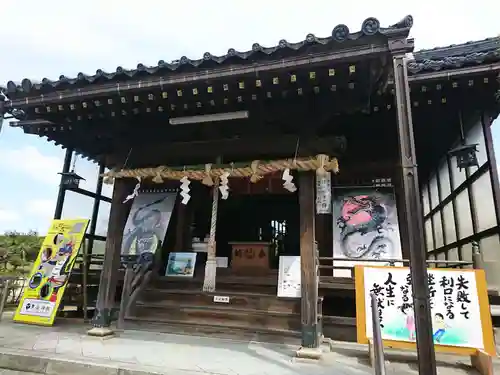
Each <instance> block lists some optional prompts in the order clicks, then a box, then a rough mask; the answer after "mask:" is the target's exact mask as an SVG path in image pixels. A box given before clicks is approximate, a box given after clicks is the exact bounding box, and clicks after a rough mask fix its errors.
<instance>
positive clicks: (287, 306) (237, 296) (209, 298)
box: [140, 289, 301, 313]
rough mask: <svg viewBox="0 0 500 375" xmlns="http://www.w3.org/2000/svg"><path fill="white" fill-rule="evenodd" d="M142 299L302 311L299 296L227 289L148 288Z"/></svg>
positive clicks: (156, 301) (147, 300)
mask: <svg viewBox="0 0 500 375" xmlns="http://www.w3.org/2000/svg"><path fill="white" fill-rule="evenodd" d="M214 296H220V297H228V298H229V303H221V302H214ZM140 301H141V302H143V303H145V304H147V303H164V304H166V305H171V304H174V305H179V304H182V305H196V306H226V307H236V308H249V309H252V310H263V311H279V312H290V313H300V308H301V306H300V299H297V298H294V299H291V298H277V297H276V295H269V294H261V293H244V292H238V291H227V290H224V291H217V292H215V293H206V292H202V291H198V290H188V289H146V290H144V291H143V292H142V293H141V295H140Z"/></svg>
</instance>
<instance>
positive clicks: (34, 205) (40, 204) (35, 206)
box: [24, 199, 56, 217]
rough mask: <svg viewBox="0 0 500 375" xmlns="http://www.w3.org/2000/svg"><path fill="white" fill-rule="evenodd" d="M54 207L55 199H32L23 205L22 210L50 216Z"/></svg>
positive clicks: (32, 213)
mask: <svg viewBox="0 0 500 375" xmlns="http://www.w3.org/2000/svg"><path fill="white" fill-rule="evenodd" d="M55 207H56V202H55V200H52V199H32V200H30V201H28V202H27V203H26V205H25V209H24V211H25V212H27V213H29V214H31V215H36V216H41V217H52V216H53V215H54V209H55Z"/></svg>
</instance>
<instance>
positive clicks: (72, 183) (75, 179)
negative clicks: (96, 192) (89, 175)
mask: <svg viewBox="0 0 500 375" xmlns="http://www.w3.org/2000/svg"><path fill="white" fill-rule="evenodd" d="M59 174H60V175H61V176H62V178H61V186H63V187H64V188H66V189H68V190H71V189H78V187H79V186H80V181H81V180H84V181H85V179H84V178H83V177H81V176H79V175H77V174H76V173H75V171H74V170H72V171H71V172H61V173H59Z"/></svg>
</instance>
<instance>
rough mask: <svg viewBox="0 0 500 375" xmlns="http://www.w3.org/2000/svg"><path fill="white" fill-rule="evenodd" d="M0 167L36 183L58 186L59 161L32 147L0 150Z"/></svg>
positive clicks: (60, 164) (60, 166) (60, 165)
mask: <svg viewBox="0 0 500 375" xmlns="http://www.w3.org/2000/svg"><path fill="white" fill-rule="evenodd" d="M0 167H1V168H2V169H5V170H9V171H11V172H15V173H16V174H24V175H27V176H29V177H31V178H32V179H34V180H36V181H37V182H42V183H46V184H49V185H58V184H59V181H60V176H59V175H58V174H57V173H58V172H60V171H61V168H62V163H61V159H60V158H58V157H55V156H47V155H44V154H42V153H41V152H40V151H38V150H37V149H36V148H35V147H33V146H24V147H20V148H16V149H0Z"/></svg>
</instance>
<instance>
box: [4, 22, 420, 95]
mask: <svg viewBox="0 0 500 375" xmlns="http://www.w3.org/2000/svg"><path fill="white" fill-rule="evenodd" d="M412 25H413V18H412V16H406V17H405V18H403V19H402V20H401V21H400V22H398V23H396V24H394V25H391V26H389V27H387V28H384V27H380V22H379V21H378V20H377V19H376V18H373V17H370V18H367V19H366V20H364V21H363V23H362V25H361V30H360V31H357V32H351V31H350V30H349V28H348V27H347V26H346V25H343V24H340V25H337V26H335V27H334V28H333V30H332V34H331V36H328V37H324V38H322V37H317V36H315V35H314V34H308V35H307V36H306V38H305V39H304V40H303V41H300V42H297V43H290V42H288V41H286V40H285V39H282V40H280V41H279V43H278V45H276V46H274V47H263V46H261V45H260V44H258V43H254V44H253V45H252V48H251V49H250V50H248V51H245V52H240V51H236V50H235V49H234V48H230V49H229V50H228V51H227V53H226V54H225V55H222V56H214V55H212V54H211V53H210V52H205V53H204V54H203V57H202V58H200V59H195V60H192V59H189V58H188V57H186V56H183V57H181V58H180V59H178V60H174V61H172V62H170V63H168V62H165V61H163V60H160V61H158V65H156V66H146V65H144V64H141V63H140V64H138V65H137V68H136V69H124V68H122V67H121V66H119V67H118V68H116V71H114V72H109V73H108V72H105V71H103V70H102V69H98V70H97V71H96V74H94V75H87V74H84V73H79V74H78V75H77V76H76V77H74V78H69V77H66V76H63V75H61V76H60V77H59V79H58V80H50V79H48V78H44V79H42V81H41V82H36V83H35V82H33V81H32V80H30V79H28V78H24V79H23V80H22V82H21V83H20V84H17V83H15V82H13V81H9V82H8V83H7V88H6V91H7V92H8V93H16V92H19V93H24V94H27V93H29V92H31V91H34V90H35V91H36V90H40V89H43V88H49V89H50V88H53V89H67V88H70V87H69V86H71V85H75V84H78V85H79V86H78V87H80V86H82V85H87V84H92V83H106V82H109V81H119V80H120V81H121V80H128V79H132V78H139V77H144V76H163V75H168V74H169V73H173V72H176V71H177V72H179V71H185V72H189V71H193V70H194V69H213V68H216V67H218V66H222V65H237V64H242V63H243V64H244V63H247V64H248V63H254V62H258V61H266V60H271V59H273V60H275V59H280V58H285V57H290V56H294V55H297V54H298V53H309V52H310V53H316V52H322V51H331V50H335V49H342V48H349V47H354V46H357V45H361V44H363V43H365V42H369V41H370V40H372V41H373V39H369V38H370V37H374V36H377V35H382V36H386V37H390V36H401V35H402V36H404V37H407V36H408V33H409V31H410V28H411V27H412Z"/></svg>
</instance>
